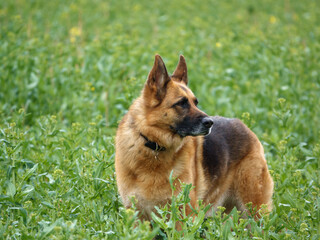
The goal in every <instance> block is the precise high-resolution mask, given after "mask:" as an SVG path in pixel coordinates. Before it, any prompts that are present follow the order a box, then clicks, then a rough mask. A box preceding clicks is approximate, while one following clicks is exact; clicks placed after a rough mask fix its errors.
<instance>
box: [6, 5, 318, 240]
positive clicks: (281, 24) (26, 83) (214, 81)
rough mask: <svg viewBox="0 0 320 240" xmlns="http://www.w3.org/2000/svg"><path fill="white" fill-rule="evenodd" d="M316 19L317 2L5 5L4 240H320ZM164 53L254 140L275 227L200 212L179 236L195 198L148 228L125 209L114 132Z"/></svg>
mask: <svg viewBox="0 0 320 240" xmlns="http://www.w3.org/2000/svg"><path fill="white" fill-rule="evenodd" d="M319 12H320V3H319V1H317V0H306V1H299V0H280V1H276V0H263V1H255V0H249V1H245V0H231V1H218V0H215V1H213V0H212V1H211V0H203V1H196V0H185V1H178V0H174V1H173V0H162V1H150V0H141V1H130V0H110V1H106V0H94V1H89V0H79V1H66V0H55V1H45V0H7V1H0V239H152V238H153V237H155V236H156V237H157V238H158V239H181V238H183V237H184V238H185V239H202V238H206V239H248V238H252V239H319V238H320V233H319V231H320V229H319V228H320V222H319V221H320V220H319V219H320V218H319V217H320V210H319V202H320V197H319V188H320V180H319V161H320V142H319V137H320V127H319V126H320V14H319ZM155 54H160V55H161V56H162V57H163V59H164V61H165V63H166V65H167V68H168V71H169V72H172V71H173V70H174V68H175V66H176V64H177V62H178V59H179V54H183V55H184V56H185V58H186V61H187V64H188V70H189V73H188V74H189V82H190V84H189V85H190V88H191V89H192V90H193V91H194V93H195V94H196V96H197V97H198V99H199V106H200V108H201V109H202V110H204V111H205V112H207V113H208V114H209V115H221V116H225V117H236V118H240V119H242V120H243V121H244V122H245V123H246V124H247V125H248V126H249V127H250V128H251V129H252V130H253V131H254V132H255V133H256V134H257V135H258V137H259V138H260V140H261V142H262V144H263V146H264V148H265V154H266V158H267V161H268V166H269V169H270V172H271V175H272V176H273V179H274V182H275V189H274V195H273V203H274V209H273V211H272V212H271V213H270V215H268V216H266V215H264V216H262V218H261V219H260V220H259V221H254V220H253V219H252V218H250V217H249V218H246V219H240V220H239V213H238V212H237V211H236V209H234V211H233V212H232V213H231V214H230V215H224V214H221V211H222V210H223V209H219V211H218V213H216V214H215V215H214V216H213V217H211V218H208V219H204V210H205V206H202V207H201V208H200V209H198V212H199V213H198V215H197V217H196V218H195V220H194V221H192V219H191V218H189V219H188V218H187V217H186V218H184V219H182V220H181V221H182V222H183V225H182V229H183V230H182V231H181V232H177V231H176V230H175V228H174V227H173V226H174V223H175V221H177V218H179V217H180V215H179V214H178V213H177V211H178V209H179V205H181V204H183V203H185V202H187V201H188V199H187V197H186V196H187V192H188V187H186V189H185V192H183V193H182V194H181V195H179V196H178V197H177V198H176V199H174V201H173V203H172V206H167V207H166V208H164V209H160V210H159V211H160V214H159V216H158V217H155V218H154V221H152V222H151V224H152V225H153V227H150V224H149V223H148V222H144V223H140V222H139V221H138V220H137V213H136V212H135V211H133V210H125V209H124V208H123V205H122V203H121V200H120V198H119V195H118V193H117V186H116V181H115V173H114V153H115V148H114V136H115V131H116V128H117V125H118V122H119V120H120V119H121V118H122V116H123V115H124V114H125V113H126V111H127V109H128V107H129V106H130V104H131V103H132V101H133V99H135V98H136V97H137V96H138V95H139V93H140V91H141V88H142V87H143V84H144V81H145V80H146V78H147V75H148V72H149V70H150V69H151V67H152V65H153V60H154V55H155ZM168 213H169V215H168ZM167 216H169V217H168V218H167ZM248 224H249V225H250V227H249V228H246V226H247V225H248Z"/></svg>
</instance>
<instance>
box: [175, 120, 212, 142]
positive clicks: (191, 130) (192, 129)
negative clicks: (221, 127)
mask: <svg viewBox="0 0 320 240" xmlns="http://www.w3.org/2000/svg"><path fill="white" fill-rule="evenodd" d="M212 125H213V120H212V119H211V118H210V117H204V118H201V119H191V118H185V119H184V120H183V121H181V122H180V123H179V124H177V125H176V126H175V127H173V126H170V128H171V130H172V131H173V132H174V133H176V134H178V135H180V137H186V136H206V135H208V134H210V132H211V128H212Z"/></svg>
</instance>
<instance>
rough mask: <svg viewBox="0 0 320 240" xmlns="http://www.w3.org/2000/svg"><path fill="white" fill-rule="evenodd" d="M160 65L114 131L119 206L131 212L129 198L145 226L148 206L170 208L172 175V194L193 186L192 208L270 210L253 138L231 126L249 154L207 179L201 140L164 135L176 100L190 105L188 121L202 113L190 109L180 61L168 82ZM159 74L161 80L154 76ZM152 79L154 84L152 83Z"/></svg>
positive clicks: (267, 182)
mask: <svg viewBox="0 0 320 240" xmlns="http://www.w3.org/2000/svg"><path fill="white" fill-rule="evenodd" d="M157 58H158V59H157ZM157 61H158V62H157ZM159 61H160V62H159ZM161 63H162V60H161V58H160V57H159V56H156V61H155V66H154V68H153V69H152V70H151V72H150V74H149V77H148V81H147V83H146V85H145V87H144V89H143V91H142V94H141V96H140V97H139V98H138V99H136V100H135V101H134V103H133V104H132V106H131V107H130V109H129V112H128V113H127V114H126V115H125V116H124V118H123V119H122V121H121V123H120V125H119V128H118V131H117V135H116V161H115V168H116V176H117V184H118V190H119V193H120V196H121V198H122V201H123V204H124V206H126V207H131V198H132V197H134V198H135V201H136V206H137V207H138V209H139V210H140V211H141V218H142V219H148V220H150V219H151V215H150V214H151V212H152V211H154V206H159V205H164V204H166V203H168V202H170V198H171V194H172V190H171V188H170V184H169V175H170V173H171V171H172V170H173V175H174V177H175V178H176V180H175V185H176V186H177V192H176V194H177V193H178V191H179V187H180V185H179V180H180V181H182V182H185V183H191V184H192V185H193V186H194V189H193V190H192V191H191V193H190V198H191V204H192V205H193V206H196V205H197V200H203V201H204V202H205V203H211V204H213V207H214V208H216V207H217V206H219V205H223V206H226V207H227V211H228V210H229V211H230V210H231V209H232V207H233V206H237V207H238V208H239V209H240V210H244V209H245V206H244V205H245V204H246V203H248V202H252V203H253V206H256V207H258V208H259V207H260V206H261V204H267V205H268V208H269V210H271V197H272V192H273V181H272V179H271V177H270V174H269V172H268V167H267V164H266V160H265V158H264V153H263V147H262V145H261V143H260V142H259V140H258V138H257V137H256V136H255V135H254V133H252V132H251V131H250V130H249V129H248V128H247V127H245V126H244V125H243V124H242V123H238V122H236V126H237V128H239V129H240V130H239V131H246V132H247V133H246V134H247V135H248V137H247V138H246V139H248V140H247V146H246V149H249V150H248V152H246V154H245V156H244V157H243V158H242V159H239V160H235V161H234V162H231V164H230V165H226V166H224V167H221V171H220V172H219V174H217V175H212V174H210V173H209V171H208V170H207V169H206V167H205V166H204V160H203V141H204V137H203V136H195V137H193V136H186V137H181V136H179V135H178V134H175V133H173V132H172V131H171V130H170V128H169V127H168V126H169V125H170V124H174V123H175V122H177V121H179V117H180V116H179V115H178V114H177V111H175V110H174V109H173V108H172V107H171V106H172V104H173V103H174V101H176V99H177V98H178V97H182V96H184V97H187V98H188V100H189V101H190V103H191V107H190V110H189V112H188V114H189V115H191V116H192V115H196V114H204V113H203V112H201V111H200V110H199V109H198V108H197V107H196V106H195V105H194V104H192V103H193V101H194V99H195V96H194V95H193V93H192V92H191V90H190V89H189V88H187V86H186V84H187V75H186V65H185V62H184V58H183V57H182V58H181V59H180V62H179V65H178V67H177V69H176V71H175V73H174V74H173V76H172V77H171V79H167V76H166V74H165V72H166V69H165V67H164V70H165V71H164V70H163V66H164V65H163V66H162V65H160V64H161ZM159 68H160V70H162V71H163V72H164V75H161V74H163V73H162V72H161V74H160V73H159V71H160V70H159ZM159 76H160V77H159ZM176 76H177V79H176ZM153 78H160V80H157V81H158V82H155V83H154V82H152V81H153V80H154V79H153ZM156 84H158V85H156ZM158 88H160V90H158ZM164 88H165V89H164ZM239 122H240V121H239ZM241 129H244V130H241ZM140 134H143V135H145V136H147V137H148V139H149V140H151V141H153V142H156V143H158V144H159V145H160V146H163V147H165V148H166V150H165V151H160V152H156V151H152V150H151V149H149V148H147V147H146V146H145V142H146V140H145V139H144V138H143V137H141V135H140ZM239 148H241V146H240V147H239ZM242 152H244V150H243V151H242ZM188 212H189V213H190V210H188Z"/></svg>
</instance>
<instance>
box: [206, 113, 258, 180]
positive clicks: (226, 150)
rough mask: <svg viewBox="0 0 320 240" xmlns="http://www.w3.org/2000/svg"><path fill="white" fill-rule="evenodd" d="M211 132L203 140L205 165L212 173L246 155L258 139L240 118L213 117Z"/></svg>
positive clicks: (219, 172) (214, 173) (217, 172)
mask: <svg viewBox="0 0 320 240" xmlns="http://www.w3.org/2000/svg"><path fill="white" fill-rule="evenodd" d="M212 120H213V122H214V124H213V126H212V129H211V133H210V134H209V135H207V136H205V137H204V141H203V165H204V168H205V169H206V170H207V171H208V173H209V174H210V175H212V174H213V175H220V174H221V171H223V169H226V167H227V166H228V165H229V164H231V163H232V162H236V161H239V160H241V159H242V158H243V157H245V156H246V155H247V154H248V153H249V152H250V150H251V148H252V147H253V143H254V142H255V140H256V137H255V135H254V134H253V133H252V132H251V130H250V129H249V128H248V127H247V126H246V125H245V124H243V123H242V122H241V121H240V120H239V119H235V118H224V117H219V116H215V117H212Z"/></svg>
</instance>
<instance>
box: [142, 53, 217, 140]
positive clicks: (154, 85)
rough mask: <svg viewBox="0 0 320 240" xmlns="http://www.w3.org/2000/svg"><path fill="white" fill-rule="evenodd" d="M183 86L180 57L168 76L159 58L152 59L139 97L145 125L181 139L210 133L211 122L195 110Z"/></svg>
mask: <svg viewBox="0 0 320 240" xmlns="http://www.w3.org/2000/svg"><path fill="white" fill-rule="evenodd" d="M187 84H188V75H187V65H186V61H185V59H184V57H183V56H182V55H181V56H180V60H179V63H178V65H177V67H176V70H175V71H174V72H173V74H172V75H171V76H169V74H168V72H167V69H166V66H165V64H164V62H163V61H162V59H161V57H160V56H159V55H156V56H155V61H154V65H153V68H152V69H151V71H150V73H149V75H148V79H147V82H146V84H145V86H144V89H143V95H142V98H143V101H144V105H145V108H146V109H145V117H146V120H147V122H148V125H151V126H154V127H157V128H159V129H160V128H161V129H167V130H168V131H171V132H172V133H175V134H179V135H180V136H181V137H185V136H199V135H207V134H209V133H210V130H211V127H212V124H213V121H212V120H211V118H210V117H208V115H207V114H205V113H204V112H202V111H201V110H200V109H199V108H198V107H197V104H198V100H197V98H196V97H195V96H194V94H193V93H192V91H191V90H190V89H189V88H188V87H187Z"/></svg>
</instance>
